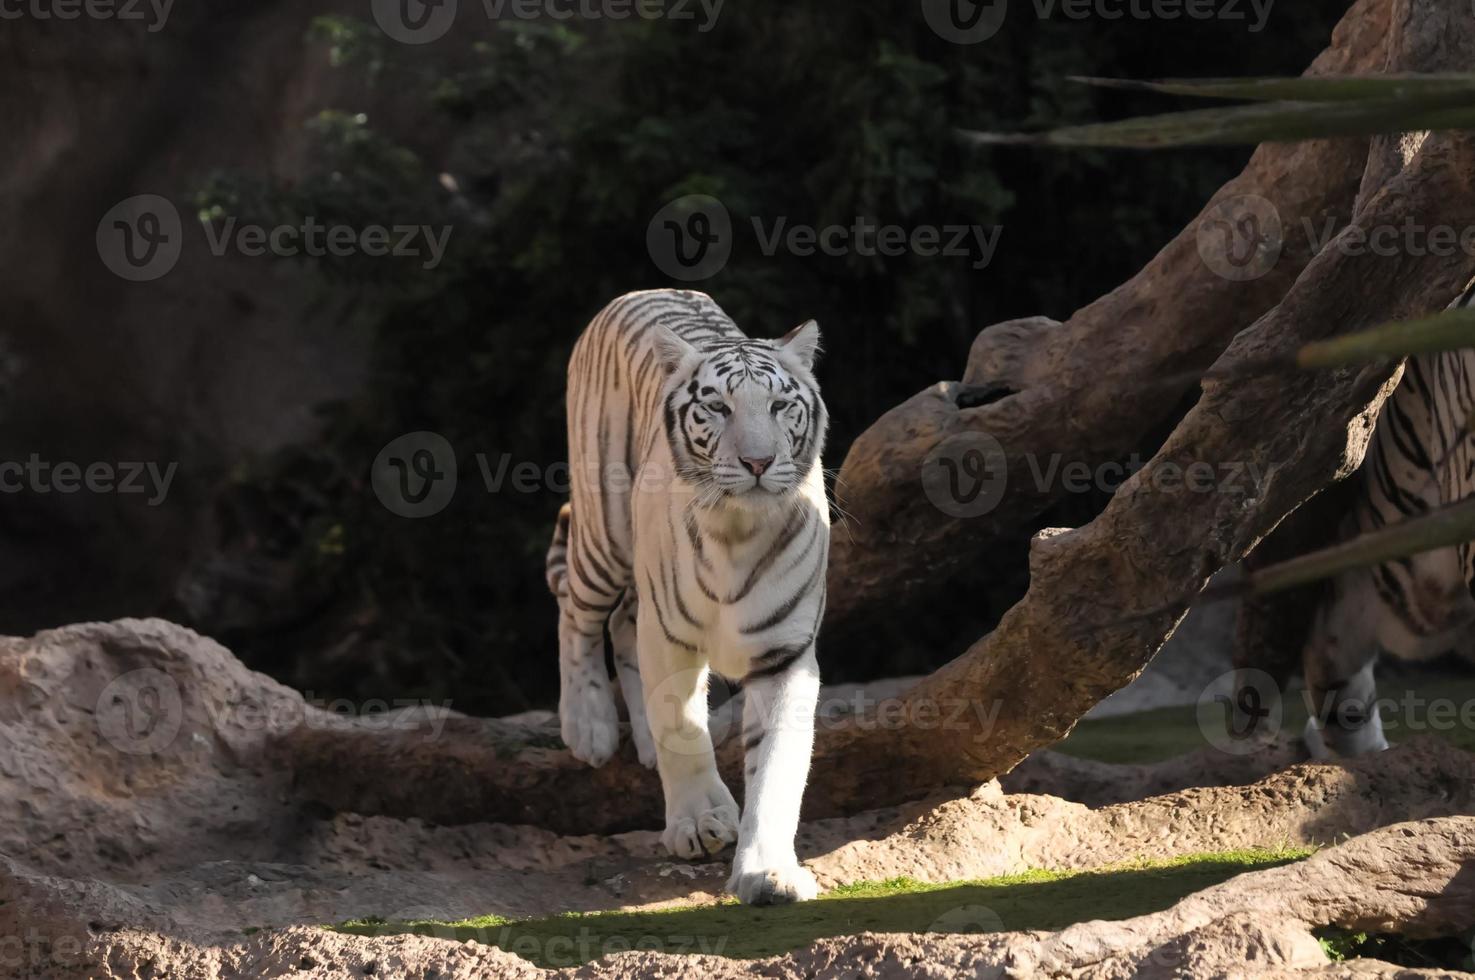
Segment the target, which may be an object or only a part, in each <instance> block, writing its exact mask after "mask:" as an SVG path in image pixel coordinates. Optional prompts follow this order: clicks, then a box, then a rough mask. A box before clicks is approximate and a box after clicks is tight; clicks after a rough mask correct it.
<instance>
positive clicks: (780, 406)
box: [772, 398, 790, 412]
mask: <svg viewBox="0 0 1475 980" xmlns="http://www.w3.org/2000/svg"><path fill="white" fill-rule="evenodd" d="M789 405H790V403H789V402H786V401H784V400H783V399H782V398H780V399H777V400H776V401H774V403H773V406H772V407H773V410H774V411H775V412H782V411H783V410H784V409H786V408H788V407H789Z"/></svg>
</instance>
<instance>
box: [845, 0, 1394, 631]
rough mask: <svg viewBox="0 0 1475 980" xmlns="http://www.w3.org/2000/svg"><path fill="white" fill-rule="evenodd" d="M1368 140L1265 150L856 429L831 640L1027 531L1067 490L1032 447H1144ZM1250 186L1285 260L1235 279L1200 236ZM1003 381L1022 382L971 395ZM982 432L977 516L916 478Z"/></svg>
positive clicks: (1349, 63) (1353, 171) (1375, 17)
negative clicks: (984, 488)
mask: <svg viewBox="0 0 1475 980" xmlns="http://www.w3.org/2000/svg"><path fill="white" fill-rule="evenodd" d="M1391 6H1392V4H1391V3H1390V2H1389V0H1361V2H1359V3H1357V4H1355V5H1354V6H1353V8H1352V9H1351V11H1350V12H1349V13H1348V14H1347V15H1346V17H1345V18H1343V20H1342V22H1341V23H1340V24H1339V25H1338V27H1337V30H1336V32H1335V33H1334V35H1333V40H1332V45H1331V46H1330V47H1329V48H1328V49H1327V50H1326V51H1325V52H1323V53H1322V54H1321V55H1320V56H1319V57H1318V58H1317V59H1316V60H1315V62H1313V64H1312V65H1311V67H1310V68H1309V69H1308V70H1307V74H1323V75H1331V74H1358V73H1372V72H1376V71H1379V70H1381V69H1382V67H1383V63H1384V59H1385V52H1386V43H1387V36H1388V28H1389V11H1390V8H1391ZM1047 152H1061V151H1058V150H1054V151H1047ZM1367 154H1368V145H1367V141H1366V140H1336V141H1314V142H1307V143H1296V144H1270V145H1266V146H1262V147H1260V148H1259V149H1258V150H1257V151H1256V152H1255V154H1254V156H1253V157H1252V158H1251V160H1250V162H1249V164H1248V165H1247V166H1246V167H1245V170H1244V172H1243V173H1241V174H1240V175H1239V176H1238V177H1236V178H1235V179H1234V180H1232V181H1230V182H1229V183H1228V184H1226V185H1225V186H1224V187H1223V188H1222V189H1221V190H1220V191H1219V193H1217V194H1215V195H1214V197H1213V199H1212V200H1210V201H1209V203H1208V204H1207V205H1206V206H1205V208H1204V210H1203V211H1202V212H1201V213H1200V215H1199V216H1198V217H1197V218H1195V219H1194V220H1193V221H1192V222H1190V223H1189V225H1188V226H1187V227H1186V228H1184V229H1183V231H1182V232H1181V233H1180V234H1179V235H1178V236H1177V237H1176V238H1174V239H1173V241H1171V242H1170V243H1169V244H1168V245H1167V246H1166V247H1165V248H1163V250H1162V251H1161V252H1159V253H1158V254H1157V256H1156V257H1154V258H1153V260H1152V261H1151V262H1149V263H1148V264H1147V266H1146V267H1145V268H1143V270H1142V271H1141V272H1139V273H1138V274H1137V275H1136V276H1134V277H1133V278H1132V279H1131V280H1129V281H1128V282H1126V283H1124V284H1122V285H1121V286H1119V287H1118V288H1117V289H1115V290H1113V291H1112V292H1111V293H1108V294H1107V295H1106V296H1103V297H1101V298H1100V299H1099V300H1097V301H1096V302H1094V303H1092V304H1090V305H1089V306H1087V307H1085V308H1084V309H1082V310H1080V311H1078V312H1077V313H1076V314H1075V315H1074V316H1072V317H1071V318H1070V319H1069V320H1067V321H1066V322H1065V323H1056V322H1055V321H1052V320H1048V319H1046V318H1044V317H1034V318H1029V319H1026V320H1017V321H1012V322H1009V323H1001V324H998V325H996V326H993V327H990V328H988V329H986V330H984V331H983V332H981V333H980V334H979V335H978V338H977V340H975V341H974V344H973V349H972V351H971V352H970V353H969V356H968V364H967V367H966V370H965V371H964V372H963V377H962V382H961V383H951V382H944V383H940V384H937V385H934V386H932V387H930V388H928V389H926V390H924V391H922V392H919V393H918V394H917V395H915V396H913V397H912V398H911V399H910V400H908V401H906V402H904V403H903V404H901V405H899V406H897V407H896V408H894V409H892V410H891V411H890V412H888V413H886V414H885V415H883V416H882V417H881V418H880V419H879V420H877V422H876V423H875V424H874V425H872V426H871V427H870V428H869V429H868V430H866V431H865V432H864V433H862V434H861V436H860V437H859V438H858V439H856V441H855V443H854V444H853V445H852V447H851V449H850V452H849V454H848V455H847V456H846V458H845V462H844V465H843V466H842V467H841V470H840V475H839V479H838V480H837V481H836V487H837V490H836V493H837V496H838V499H839V502H840V504H841V506H842V507H843V508H844V509H845V510H846V511H847V512H848V513H849V514H850V515H851V518H852V519H851V520H850V521H848V522H847V526H846V533H844V534H836V535H835V539H834V543H833V545H832V547H831V553H830V578H829V583H830V599H829V605H828V606H827V612H826V616H825V637H826V642H827V643H830V644H834V643H843V642H844V641H845V640H846V639H848V638H849V637H852V636H857V635H860V634H861V633H862V632H863V631H864V630H865V628H866V627H867V625H869V624H870V623H873V622H875V618H876V617H882V616H884V617H896V616H898V615H905V611H906V609H907V607H908V605H909V604H911V603H913V602H915V601H916V600H917V598H918V597H919V596H925V594H926V593H928V592H935V591H936V590H938V589H939V588H942V587H944V586H945V585H946V584H947V582H948V581H949V578H950V577H951V576H952V575H954V574H955V573H956V570H957V567H958V566H959V565H960V564H965V563H970V562H976V561H977V560H978V556H980V555H984V554H987V553H988V548H989V545H990V544H991V543H992V542H994V541H997V540H998V539H1000V538H1006V537H1009V536H1011V535H1012V536H1014V537H1017V536H1018V533H1019V529H1020V528H1021V527H1027V526H1029V525H1030V522H1031V521H1033V520H1034V519H1035V518H1037V517H1038V516H1039V515H1040V514H1042V513H1043V512H1044V511H1045V510H1046V509H1047V508H1048V507H1049V506H1050V505H1051V504H1052V503H1054V502H1055V501H1057V500H1058V499H1059V498H1060V497H1061V496H1062V495H1063V494H1064V492H1065V490H1064V488H1063V487H1062V486H1061V485H1060V481H1059V479H1058V477H1057V479H1056V481H1055V482H1054V483H1053V485H1048V486H1039V485H1036V482H1035V480H1034V478H1033V469H1032V467H1031V466H1030V465H1029V462H1028V461H1029V460H1030V459H1033V460H1034V461H1035V463H1036V464H1037V466H1038V467H1039V468H1040V470H1041V471H1043V470H1044V464H1046V463H1047V462H1048V461H1050V460H1059V461H1060V462H1061V464H1062V466H1066V465H1069V464H1072V463H1075V462H1084V463H1086V464H1087V465H1089V466H1091V467H1093V468H1094V467H1096V466H1099V465H1101V464H1103V463H1108V462H1111V461H1114V460H1118V459H1121V458H1123V457H1125V456H1127V455H1129V454H1130V453H1132V452H1134V451H1136V450H1139V449H1142V448H1144V443H1145V442H1146V440H1147V438H1148V435H1149V433H1151V432H1153V431H1154V430H1158V431H1161V427H1162V426H1163V425H1164V424H1165V423H1167V422H1169V421H1171V416H1170V413H1171V412H1173V411H1174V409H1175V407H1176V406H1177V405H1178V404H1179V402H1180V399H1181V397H1182V396H1183V395H1184V394H1185V392H1187V391H1188V390H1189V389H1190V388H1191V387H1192V384H1193V382H1192V381H1191V380H1189V378H1191V377H1192V374H1193V372H1196V371H1198V370H1200V369H1203V368H1206V367H1208V365H1209V364H1211V363H1213V361H1214V359H1215V358H1217V357H1218V356H1219V355H1220V354H1221V353H1222V352H1223V351H1224V348H1225V347H1226V346H1227V345H1228V343H1229V341H1230V340H1231V339H1232V338H1233V337H1234V335H1235V334H1236V333H1238V332H1239V331H1241V330H1243V329H1244V328H1245V327H1247V326H1249V325H1250V324H1251V323H1253V322H1254V321H1255V320H1256V318H1258V317H1259V316H1260V315H1261V314H1263V313H1264V312H1265V311H1266V310H1268V309H1270V308H1271V307H1273V306H1274V305H1275V304H1276V303H1277V302H1279V300H1280V299H1281V297H1282V296H1284V295H1285V293H1286V291H1287V290H1288V289H1289V288H1290V286H1291V284H1292V283H1293V282H1295V281H1296V278H1297V277H1298V276H1300V275H1301V273H1302V271H1303V270H1304V269H1305V268H1306V266H1307V264H1308V263H1309V262H1310V261H1311V258H1312V249H1313V244H1312V242H1311V241H1310V240H1309V239H1308V235H1307V231H1308V230H1313V231H1315V232H1316V233H1318V234H1320V233H1321V231H1322V230H1323V229H1324V228H1325V227H1326V226H1327V223H1328V222H1335V227H1337V228H1342V227H1345V225H1346V224H1347V222H1348V220H1349V219H1350V217H1351V214H1352V208H1353V204H1354V201H1355V199H1356V196H1357V190H1358V185H1359V183H1360V182H1361V181H1362V180H1363V177H1364V171H1365V169H1366V166H1365V164H1366V160H1367ZM1123 165H1125V166H1130V159H1125V160H1124V164H1123ZM1256 199H1259V200H1262V201H1265V202H1268V203H1269V204H1270V205H1271V206H1273V207H1274V209H1275V212H1277V213H1278V214H1279V217H1280V225H1281V228H1282V229H1283V236H1284V238H1283V245H1282V246H1281V251H1280V255H1279V258H1278V261H1275V262H1274V263H1273V265H1271V266H1270V267H1269V268H1264V267H1263V266H1262V265H1257V266H1255V267H1254V268H1252V269H1248V270H1246V272H1245V273H1244V274H1246V275H1249V274H1251V273H1252V272H1255V271H1263V273H1264V274H1263V275H1261V276H1259V277H1258V278H1248V279H1244V280H1243V281H1235V280H1233V279H1229V278H1225V277H1224V276H1222V275H1220V274H1219V273H1218V272H1216V271H1215V269H1214V268H1212V267H1211V265H1213V263H1210V262H1206V261H1205V259H1204V258H1203V257H1202V255H1201V254H1200V246H1201V244H1202V245H1205V246H1208V247H1212V246H1213V244H1214V243H1215V240H1214V238H1213V237H1212V236H1213V235H1214V234H1216V232H1215V231H1213V225H1214V223H1215V222H1216V220H1217V219H1218V218H1220V217H1221V216H1224V215H1226V214H1227V215H1230V216H1234V215H1237V214H1239V213H1241V212H1242V210H1243V209H1244V208H1245V207H1246V206H1249V207H1254V206H1255V204H1254V202H1255V201H1256ZM1206 223H1208V226H1209V227H1208V229H1206V228H1205V224H1206ZM1266 230H1267V231H1268V230H1269V229H1266ZM1206 236H1207V237H1206ZM1221 270H1222V267H1221ZM1175 376H1176V377H1177V378H1178V380H1177V381H1176V382H1174V381H1171V380H1169V379H1171V378H1173V377H1175ZM1000 391H1008V392H1012V394H1011V395H1010V397H1007V398H1004V399H1002V400H996V401H993V402H992V403H989V404H981V405H980V404H978V400H987V399H994V398H997V396H998V394H999V392H1000ZM970 406H974V407H970ZM980 435H981V436H983V437H985V439H987V440H992V441H993V442H992V443H986V442H981V441H980V440H979V438H978V437H979V436H980ZM980 445H997V447H998V448H999V449H1000V450H1001V451H1002V455H1003V457H1004V460H1005V462H1006V466H1007V476H1006V477H1002V478H1000V476H999V475H998V474H997V473H996V472H995V473H991V474H990V480H991V487H990V489H992V490H994V491H995V492H996V493H1001V494H1002V497H1001V498H1000V499H998V502H997V506H995V507H994V508H993V509H992V510H990V511H988V512H987V513H978V510H979V507H980V506H982V505H986V503H987V498H986V497H985V499H983V500H980V501H977V502H976V503H974V504H973V505H972V506H969V505H968V504H961V505H959V506H953V504H954V503H955V502H954V501H950V500H948V499H946V497H947V495H948V488H947V487H946V486H945V485H933V486H931V487H924V484H923V478H924V471H927V470H929V469H930V470H932V471H933V472H932V473H931V474H929V476H928V479H929V481H937V483H938V484H944V483H945V481H946V479H947V477H948V473H947V472H946V468H947V467H949V466H953V467H956V466H959V465H963V464H967V463H968V462H969V461H970V460H969V459H968V458H967V457H968V456H969V450H970V449H976V448H977V447H979V446H980ZM972 458H973V460H974V461H976V460H977V458H978V457H977V456H976V455H974V456H973V457H972ZM943 459H950V460H951V462H943V461H942V460H943ZM992 462H995V463H996V462H997V461H992ZM1056 472H1057V474H1058V473H1059V472H1060V470H1059V469H1057V471H1056ZM970 489H971V488H970ZM929 491H930V492H929ZM1005 491H1007V492H1005Z"/></svg>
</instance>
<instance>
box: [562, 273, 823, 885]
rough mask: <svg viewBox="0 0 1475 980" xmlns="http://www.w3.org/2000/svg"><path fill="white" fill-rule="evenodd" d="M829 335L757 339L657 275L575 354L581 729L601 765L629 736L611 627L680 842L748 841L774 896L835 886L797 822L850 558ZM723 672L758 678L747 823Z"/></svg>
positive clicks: (575, 603) (571, 572) (568, 728)
mask: <svg viewBox="0 0 1475 980" xmlns="http://www.w3.org/2000/svg"><path fill="white" fill-rule="evenodd" d="M818 349H819V328H818V326H817V325H816V324H815V323H814V322H813V321H810V322H808V323H805V324H804V325H802V326H800V327H798V328H796V329H794V330H793V331H791V332H790V333H789V334H788V335H787V336H785V337H784V338H783V339H782V340H777V341H768V340H752V339H749V338H748V337H747V336H745V335H744V334H743V333H742V331H740V330H739V329H738V328H737V326H736V325H735V324H734V323H733V322H732V320H731V319H730V318H728V316H727V315H726V314H725V313H723V312H722V310H721V308H720V307H718V306H717V304H716V303H715V302H713V301H712V299H711V298H710V297H708V296H706V295H705V294H703V293H697V292H684V291H677V290H652V291H648V292H638V293H630V294H628V295H626V296H622V297H620V298H619V299H617V300H615V301H614V302H612V303H610V304H609V306H607V307H606V308H605V309H604V310H603V311H602V312H601V313H600V314H599V315H598V316H596V317H595V318H594V320H593V322H591V323H590V325H589V326H588V327H587V328H586V329H585V331H584V333H583V335H582V336H581V337H580V338H579V341H578V343H577V345H576V346H575V347H574V352H573V356H572V358H571V360H570V361H569V369H568V418H569V461H570V478H571V479H570V482H571V491H572V492H571V498H572V499H571V501H570V503H569V504H568V505H566V506H565V509H564V511H563V512H561V513H560V515H559V524H558V527H557V529H556V530H555V535H554V543H553V547H552V548H551V549H550V552H549V556H548V578H549V586H550V588H552V589H553V591H554V593H555V594H556V595H559V596H560V599H559V607H560V614H559V671H560V680H561V694H560V698H559V718H560V723H561V727H562V732H563V738H564V741H565V742H566V743H567V744H568V746H569V749H570V750H571V751H572V752H573V754H574V755H575V756H576V757H578V758H579V759H581V760H583V761H585V762H587V763H589V764H590V765H594V766H598V765H602V764H603V763H604V762H605V761H607V760H608V759H609V758H610V756H611V755H613V754H614V752H615V750H616V748H617V747H618V742H619V728H618V719H617V714H616V708H615V703H614V695H613V690H612V688H611V685H610V679H609V675H608V672H607V670H606V669H605V665H604V639H603V630H604V628H605V626H606V622H607V621H608V624H609V627H610V631H611V637H612V640H613V643H614V647H615V658H614V659H615V666H616V671H617V673H618V675H619V678H620V683H621V687H622V689H623V692H624V696H625V701H626V704H627V706H628V709H629V713H630V720H631V730H632V733H633V734H632V738H633V739H634V741H635V743H636V748H637V751H638V753H639V755H640V758H641V761H642V762H644V763H645V764H647V765H650V764H651V763H652V762H654V763H655V765H656V767H657V769H658V770H659V772H660V776H661V785H662V787H663V789H664V791H665V798H666V829H665V832H664V834H663V835H662V841H663V842H664V844H665V845H666V847H667V848H668V849H669V850H670V851H671V853H673V854H675V855H677V856H679V857H683V858H697V857H701V856H703V855H705V854H711V853H716V852H718V851H720V850H722V849H723V847H725V846H726V845H727V844H729V843H733V842H734V841H735V842H736V844H737V850H736V853H735V856H734V858H733V868H732V875H731V878H730V879H729V881H728V885H727V887H728V890H729V891H730V892H732V893H733V894H735V895H737V897H738V898H739V899H741V900H742V901H744V902H749V903H754V904H768V903H778V902H792V901H802V900H805V899H809V898H812V897H814V895H815V894H816V891H817V888H816V885H815V881H814V877H813V876H812V875H811V874H810V873H809V872H808V871H807V870H805V869H804V868H802V867H801V866H800V865H799V862H798V859H797V858H796V856H795V853H794V834H795V832H796V830H797V828H798V822H799V806H800V801H801V798H802V796H803V791H804V783H805V781H806V779H807V778H808V773H809V761H810V753H811V749H812V747H813V740H814V709H815V703H816V700H817V697H818V692H819V667H818V664H817V661H816V657H815V637H816V634H817V633H818V630H819V624H820V620H821V618H822V616H823V613H824V603H825V571H826V563H827V556H828V552H829V510H828V506H827V501H826V497H825V489H824V478H823V470H822V468H821V463H820V455H821V452H822V451H823V448H824V436H825V430H826V427H827V424H828V418H827V415H826V412H825V406H824V403H823V401H822V400H821V399H820V395H819V388H818V385H817V384H816V382H815V380H814V375H813V366H814V359H815V356H816V354H817V353H818ZM565 548H566V551H565ZM637 606H638V609H639V614H638V616H637V614H636V610H637ZM612 613H613V616H612V615H611V614H612ZM632 626H633V633H634V637H633V644H634V647H635V649H636V652H637V656H636V657H631V656H630V644H631V636H630V634H631V631H632ZM637 660H638V665H637V663H636V661H637ZM709 669H711V670H715V671H717V672H718V673H720V674H722V675H723V676H726V677H730V678H734V679H741V681H742V684H743V688H744V695H745V696H744V714H743V727H742V738H743V747H744V750H745V760H744V775H745V779H744V782H745V796H746V799H745V806H744V808H743V811H742V815H741V819H740V818H739V814H738V807H737V804H736V803H735V802H734V800H733V796H732V794H731V793H730V792H728V789H727V787H726V786H725V785H723V783H722V780H721V777H720V776H719V775H718V772H717V767H716V762H715V757H714V753H713V748H712V742H711V738H710V735H709V734H708V732H707V678H708V671H709Z"/></svg>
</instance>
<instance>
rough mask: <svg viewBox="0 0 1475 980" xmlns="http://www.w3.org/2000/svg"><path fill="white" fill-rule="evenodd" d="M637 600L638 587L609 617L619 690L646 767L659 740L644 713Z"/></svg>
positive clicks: (652, 761) (652, 762)
mask: <svg viewBox="0 0 1475 980" xmlns="http://www.w3.org/2000/svg"><path fill="white" fill-rule="evenodd" d="M637 608H638V600H637V599H636V596H635V589H634V588H633V587H632V588H629V589H626V590H625V596H624V598H622V599H621V600H620V604H619V605H618V606H617V607H615V611H614V612H613V613H612V614H611V615H610V618H609V639H610V647H611V652H612V654H613V656H614V661H615V676H616V677H618V678H619V679H620V693H621V694H622V695H623V696H624V699H625V709H626V710H627V711H628V712H629V714H630V738H631V740H632V741H633V742H634V743H635V753H636V755H638V756H639V757H640V764H641V765H642V766H645V767H646V768H647V769H654V768H655V765H656V743H655V741H654V740H653V739H652V738H651V734H650V721H649V719H648V718H647V717H646V713H645V685H644V684H642V683H641V680H640V652H639V649H638V648H637V647H636V645H635V642H636V641H635V614H636V610H637Z"/></svg>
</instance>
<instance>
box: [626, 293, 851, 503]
mask: <svg viewBox="0 0 1475 980" xmlns="http://www.w3.org/2000/svg"><path fill="white" fill-rule="evenodd" d="M655 344H656V356H657V357H659V358H660V359H661V361H662V363H663V364H664V365H665V368H666V371H667V380H666V385H665V387H664V389H663V403H662V404H663V412H662V414H663V416H664V424H665V430H666V440H667V443H668V444H669V445H670V447H671V457H672V459H673V460H674V462H675V465H676V473H677V475H678V476H680V477H681V478H682V479H684V480H686V481H687V482H688V483H691V484H693V485H694V486H695V487H697V488H698V490H699V491H701V492H704V493H706V494H709V495H710V498H711V502H713V503H717V502H727V503H734V504H737V505H739V506H763V505H765V504H767V503H771V502H774V501H778V500H782V499H784V498H785V497H787V496H788V495H790V494H793V493H795V492H796V491H798V490H799V488H800V487H801V486H802V485H803V484H804V482H805V480H806V479H807V478H808V477H809V474H810V472H811V470H812V469H813V468H814V467H815V466H817V465H818V463H819V458H820V453H821V452H822V451H823V449H824V439H825V429H826V428H827V427H828V425H829V416H828V415H827V414H826V412H825V404H824V402H823V401H822V400H821V398H820V394H819V385H818V384H817V383H816V382H815V380H814V373H813V372H814V360H815V356H816V355H817V354H818V353H819V325H818V324H817V323H815V322H814V321H813V320H810V321H809V322H808V323H805V324H803V325H802V326H799V327H796V328H795V329H794V330H791V331H790V332H789V333H788V334H787V335H786V336H785V337H783V338H782V339H780V340H749V339H746V338H739V339H722V340H715V341H708V342H705V343H703V344H702V346H701V347H700V349H699V348H697V347H693V346H692V345H691V344H689V343H687V342H686V341H685V340H683V339H682V338H681V337H679V336H677V335H676V334H675V333H674V332H672V331H671V330H669V329H667V328H665V327H661V328H659V333H658V334H657V336H656V342H655Z"/></svg>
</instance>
